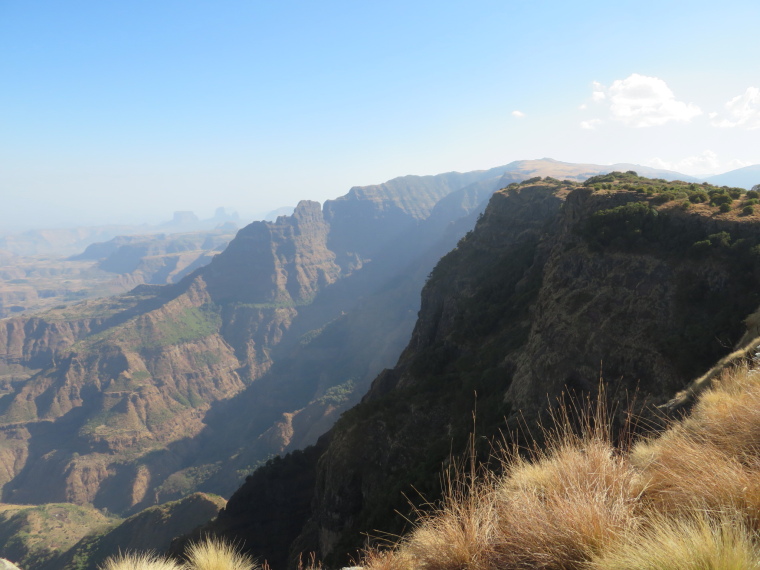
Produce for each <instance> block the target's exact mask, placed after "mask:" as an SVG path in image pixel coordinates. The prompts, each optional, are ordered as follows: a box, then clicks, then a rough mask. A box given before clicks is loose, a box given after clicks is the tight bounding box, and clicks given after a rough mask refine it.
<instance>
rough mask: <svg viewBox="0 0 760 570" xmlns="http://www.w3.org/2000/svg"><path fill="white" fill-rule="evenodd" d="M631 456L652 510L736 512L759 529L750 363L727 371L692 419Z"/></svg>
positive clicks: (759, 419) (759, 406)
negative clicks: (741, 513)
mask: <svg viewBox="0 0 760 570" xmlns="http://www.w3.org/2000/svg"><path fill="white" fill-rule="evenodd" d="M630 457H631V463H632V464H633V465H634V467H635V468H636V469H637V470H638V471H639V473H640V474H639V481H638V485H639V492H640V493H641V495H642V498H643V502H644V503H648V505H649V507H650V508H654V509H656V510H658V511H662V512H689V511H693V510H695V509H711V510H721V509H724V508H731V509H737V510H740V511H742V512H743V513H745V515H746V516H748V517H749V520H750V522H751V524H752V525H753V526H754V527H756V528H760V374H758V373H757V372H756V371H753V370H751V369H750V368H749V367H747V366H746V365H743V366H738V367H736V368H734V369H732V370H729V371H726V372H725V373H724V374H723V376H722V377H721V379H720V380H719V381H718V382H716V384H715V386H714V387H713V388H711V389H710V390H708V391H706V392H704V393H703V394H702V395H701V397H700V399H699V401H698V402H697V403H696V405H695V407H694V409H693V411H692V413H691V414H690V416H689V417H687V418H685V419H684V420H682V421H681V422H680V423H678V424H675V425H674V426H672V427H671V428H670V429H669V430H668V431H666V432H665V433H664V434H662V435H661V436H659V437H657V438H654V439H650V440H645V441H641V442H639V443H638V444H637V445H635V446H634V448H633V450H632V452H631V455H630Z"/></svg>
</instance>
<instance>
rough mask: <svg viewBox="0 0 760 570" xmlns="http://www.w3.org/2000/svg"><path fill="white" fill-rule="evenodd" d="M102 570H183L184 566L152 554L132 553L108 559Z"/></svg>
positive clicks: (101, 567) (120, 554)
mask: <svg viewBox="0 0 760 570" xmlns="http://www.w3.org/2000/svg"><path fill="white" fill-rule="evenodd" d="M100 570H182V566H180V565H179V564H177V563H176V562H174V561H173V560H168V559H166V558H163V557H161V556H158V555H157V554H155V553H152V552H141V553H138V552H131V553H119V554H118V555H116V556H112V557H110V558H108V559H106V561H105V562H104V563H103V565H102V566H100Z"/></svg>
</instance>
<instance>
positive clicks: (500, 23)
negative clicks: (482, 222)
mask: <svg viewBox="0 0 760 570" xmlns="http://www.w3.org/2000/svg"><path fill="white" fill-rule="evenodd" d="M43 4H44V8H43V9H41V7H40V5H39V4H34V5H31V4H28V3H21V2H5V3H3V4H2V5H1V6H0V53H2V54H3V55H2V57H0V73H2V76H3V77H4V79H5V84H6V88H5V89H3V90H2V92H0V195H2V198H3V208H2V209H0V233H2V232H5V231H9V230H12V229H13V228H16V230H15V231H18V229H23V228H24V227H28V225H27V222H28V221H29V220H32V219H36V220H38V223H37V224H35V225H36V226H37V227H60V226H71V225H93V224H114V223H158V222H160V221H165V220H167V219H170V218H171V214H172V212H174V211H176V210H190V211H193V212H195V213H196V214H197V215H198V216H199V217H201V218H208V217H211V216H212V215H213V212H214V210H215V209H216V208H217V207H219V206H223V207H226V208H229V209H234V210H237V211H238V212H239V213H240V214H241V216H242V217H243V218H246V217H249V216H251V215H255V214H258V213H261V212H268V211H271V210H274V209H276V208H279V207H281V206H286V205H291V206H292V205H295V204H296V203H297V202H298V201H299V200H301V199H312V200H318V201H320V202H324V201H325V200H327V199H331V198H335V197H337V196H340V195H343V194H345V193H346V192H347V191H348V190H349V189H350V188H351V187H352V186H363V185H369V184H377V183H381V182H384V181H386V180H389V179H392V178H395V177H397V176H403V175H407V174H418V175H426V174H438V173H441V172H448V171H470V170H479V169H487V168H492V167H495V166H498V165H502V164H507V163H509V162H512V161H514V160H523V159H532V158H541V157H551V158H554V159H556V160H560V161H564V162H583V163H595V164H612V163H617V162H627V163H636V164H642V165H645V166H653V167H657V168H665V169H669V170H675V171H678V172H681V173H683V174H687V175H692V176H698V177H704V176H707V175H710V174H715V173H721V172H726V171H729V170H733V169H735V168H740V167H742V166H746V165H750V164H758V163H760V145H759V144H758V142H760V141H758V133H760V130H759V129H760V77H758V75H757V72H756V67H757V66H756V62H757V61H758V56H760V47H758V45H757V42H753V41H752V38H753V37H754V35H755V29H754V28H755V26H754V24H755V23H756V22H757V21H760V18H759V17H760V6H759V5H757V3H754V2H749V1H733V2H732V1H728V2H724V3H721V4H720V6H715V5H714V3H708V2H691V3H689V4H688V5H684V4H683V3H681V2H673V1H671V2H652V1H644V2H619V3H608V2H597V1H590V2H584V3H583V4H582V5H576V4H573V3H563V2H548V1H544V2H540V1H539V2H530V3H527V2H522V1H519V2H518V1H512V2H496V1H478V2H474V3H473V2H469V3H466V4H465V3H464V2H449V3H440V2H411V3H409V2H395V1H393V2H388V3H383V4H379V5H360V4H357V3H349V2H323V3H319V4H312V3H307V2H293V1H290V2H288V1H286V2H281V3H277V4H276V5H269V4H261V3H251V2H244V1H243V0H228V1H222V2H218V3H214V4H209V3H203V2H190V3H188V2H179V1H172V0H168V1H167V2H162V3H150V2H146V1H138V2H133V3H129V4H126V5H118V4H104V3H98V2H93V1H82V2H77V3H73V4H72V3H67V4H65V5H63V4H56V3H52V2H43Z"/></svg>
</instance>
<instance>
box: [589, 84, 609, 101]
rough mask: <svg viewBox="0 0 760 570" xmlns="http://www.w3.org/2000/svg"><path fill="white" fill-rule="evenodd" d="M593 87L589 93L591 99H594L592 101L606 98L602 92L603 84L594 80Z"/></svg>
mask: <svg viewBox="0 0 760 570" xmlns="http://www.w3.org/2000/svg"><path fill="white" fill-rule="evenodd" d="M593 87H594V91H593V93H591V100H592V101H594V103H599V102H600V101H604V100H605V99H606V98H607V95H606V94H605V93H604V85H602V84H601V83H599V82H598V81H594V83H593Z"/></svg>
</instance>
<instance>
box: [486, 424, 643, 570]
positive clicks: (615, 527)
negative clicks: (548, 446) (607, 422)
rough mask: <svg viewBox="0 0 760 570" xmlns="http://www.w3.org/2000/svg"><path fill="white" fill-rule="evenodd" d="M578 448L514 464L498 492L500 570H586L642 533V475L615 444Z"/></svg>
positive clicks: (567, 446) (598, 443)
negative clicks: (627, 537) (637, 530)
mask: <svg viewBox="0 0 760 570" xmlns="http://www.w3.org/2000/svg"><path fill="white" fill-rule="evenodd" d="M578 443H580V440H579V442H577V443H575V444H569V443H568V444H565V445H563V446H562V447H561V448H559V449H556V450H555V451H553V452H550V453H549V454H547V455H546V456H545V457H543V458H541V459H539V460H538V461H536V462H533V463H530V462H528V461H525V460H515V461H514V462H513V464H512V466H511V468H510V469H509V471H508V474H507V477H506V478H505V479H504V480H503V482H502V483H501V485H500V487H499V488H498V490H497V494H498V501H497V505H498V512H499V525H498V526H499V533H500V534H499V540H498V554H497V555H496V560H497V561H498V565H497V567H500V568H545V569H550V568H557V569H560V568H561V569H573V568H582V567H583V565H584V564H585V563H586V562H587V561H588V560H590V559H591V558H592V557H593V556H594V555H595V554H597V553H598V552H600V551H601V550H603V549H604V548H605V547H606V546H607V545H608V544H610V543H612V542H614V541H615V540H616V539H617V537H618V535H620V534H621V533H624V532H627V531H628V530H629V529H630V528H631V527H632V526H633V525H635V523H636V509H637V501H636V497H635V495H634V494H633V493H632V489H633V488H634V486H633V482H634V479H635V472H634V471H633V470H632V469H631V468H630V466H629V465H628V463H627V461H626V460H625V458H623V457H620V456H617V455H616V454H615V453H614V452H613V449H612V447H611V445H610V444H609V443H608V442H606V441H603V440H599V439H592V440H588V441H586V442H585V445H583V446H580V445H578Z"/></svg>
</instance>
